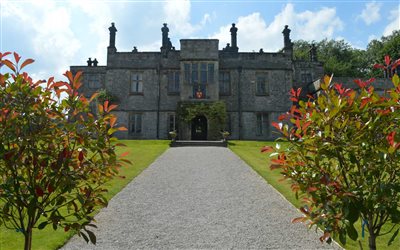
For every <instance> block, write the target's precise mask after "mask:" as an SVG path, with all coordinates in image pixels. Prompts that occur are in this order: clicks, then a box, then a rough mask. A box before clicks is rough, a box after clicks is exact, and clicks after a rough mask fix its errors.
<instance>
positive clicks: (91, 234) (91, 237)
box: [85, 229, 96, 245]
mask: <svg viewBox="0 0 400 250" xmlns="http://www.w3.org/2000/svg"><path fill="white" fill-rule="evenodd" d="M85 231H86V233H87V234H88V235H89V238H90V242H91V243H92V244H94V245H96V235H94V233H93V232H92V231H89V230H86V229H85Z"/></svg>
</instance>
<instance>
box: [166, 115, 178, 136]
mask: <svg viewBox="0 0 400 250" xmlns="http://www.w3.org/2000/svg"><path fill="white" fill-rule="evenodd" d="M177 130H178V129H177V124H176V115H175V114H169V115H168V132H170V131H177Z"/></svg>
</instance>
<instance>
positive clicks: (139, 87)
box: [137, 82, 143, 93]
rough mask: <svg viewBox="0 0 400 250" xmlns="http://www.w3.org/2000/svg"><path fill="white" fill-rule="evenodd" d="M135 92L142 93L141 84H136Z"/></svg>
mask: <svg viewBox="0 0 400 250" xmlns="http://www.w3.org/2000/svg"><path fill="white" fill-rule="evenodd" d="M137 92H138V93H142V92H143V84H142V82H138V83H137Z"/></svg>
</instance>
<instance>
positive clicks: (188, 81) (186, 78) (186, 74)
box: [184, 63, 190, 84]
mask: <svg viewBox="0 0 400 250" xmlns="http://www.w3.org/2000/svg"><path fill="white" fill-rule="evenodd" d="M184 67H185V83H186V84H190V64H189V63H185V66H184Z"/></svg>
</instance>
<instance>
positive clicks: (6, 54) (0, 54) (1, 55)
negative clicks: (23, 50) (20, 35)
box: [0, 52, 11, 59]
mask: <svg viewBox="0 0 400 250" xmlns="http://www.w3.org/2000/svg"><path fill="white" fill-rule="evenodd" d="M9 54H11V52H4V53H1V52H0V59H2V58H3V57H5V56H8V55H9Z"/></svg>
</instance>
